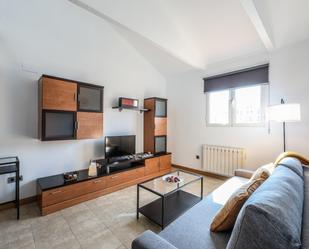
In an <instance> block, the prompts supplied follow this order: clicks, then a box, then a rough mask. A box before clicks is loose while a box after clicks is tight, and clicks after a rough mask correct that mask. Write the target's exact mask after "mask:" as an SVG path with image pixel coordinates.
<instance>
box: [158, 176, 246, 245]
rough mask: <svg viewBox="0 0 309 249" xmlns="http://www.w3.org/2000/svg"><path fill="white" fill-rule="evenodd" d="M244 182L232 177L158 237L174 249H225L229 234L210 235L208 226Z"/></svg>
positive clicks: (239, 178)
mask: <svg viewBox="0 0 309 249" xmlns="http://www.w3.org/2000/svg"><path fill="white" fill-rule="evenodd" d="M247 181H248V179H246V178H242V177H233V178H231V179H229V180H228V181H226V182H225V183H224V184H223V185H221V186H220V187H219V188H217V189H216V190H215V191H213V192H212V193H211V194H210V195H208V196H207V197H206V198H205V199H203V200H202V201H201V202H199V203H198V204H196V205H195V206H194V207H192V208H191V209H189V210H188V211H187V212H186V213H184V214H183V215H182V216H180V217H179V218H178V219H177V220H175V221H174V222H172V223H171V224H170V225H168V226H167V227H166V228H165V229H164V230H163V231H162V232H160V233H159V236H161V237H163V238H164V239H165V240H167V241H168V242H169V243H171V244H172V245H174V246H175V247H177V248H178V249H188V248H207V249H223V248H224V249H225V248H226V245H227V243H228V241H229V238H230V234H231V232H222V233H213V232H211V231H210V223H211V222H212V219H213V217H214V216H215V215H216V213H217V212H218V210H219V209H220V208H221V207H222V206H223V205H224V203H225V202H226V201H227V200H228V199H229V197H230V196H231V195H232V193H233V192H234V191H235V190H236V189H237V188H239V187H240V186H241V185H242V184H244V183H245V182H247Z"/></svg>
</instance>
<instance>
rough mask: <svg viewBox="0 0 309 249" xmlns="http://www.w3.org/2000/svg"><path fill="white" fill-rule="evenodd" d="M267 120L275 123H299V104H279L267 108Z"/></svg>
mask: <svg viewBox="0 0 309 249" xmlns="http://www.w3.org/2000/svg"><path fill="white" fill-rule="evenodd" d="M267 119H268V120H269V121H277V122H297V121H300V119H301V118H300V104H280V105H273V106H269V107H268V108H267Z"/></svg>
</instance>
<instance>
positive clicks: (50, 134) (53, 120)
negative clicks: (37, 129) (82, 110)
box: [42, 111, 76, 140]
mask: <svg viewBox="0 0 309 249" xmlns="http://www.w3.org/2000/svg"><path fill="white" fill-rule="evenodd" d="M42 117H43V120H42V121H43V124H42V127H43V128H42V140H62V139H74V138H75V127H74V126H75V119H76V114H75V112H63V111H43V115H42Z"/></svg>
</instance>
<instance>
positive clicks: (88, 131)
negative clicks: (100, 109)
mask: <svg viewBox="0 0 309 249" xmlns="http://www.w3.org/2000/svg"><path fill="white" fill-rule="evenodd" d="M102 134H103V113H92V112H77V127H76V138H77V139H88V138H99V137H101V136H102Z"/></svg>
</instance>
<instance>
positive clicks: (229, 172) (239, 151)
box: [203, 144, 245, 176]
mask: <svg viewBox="0 0 309 249" xmlns="http://www.w3.org/2000/svg"><path fill="white" fill-rule="evenodd" d="M244 162H245V150H244V149H243V148H235V147H226V146H216V145H208V144H204V145H203V170H205V171H206V172H210V173H214V174H218V175H223V176H233V175H234V170H235V169H239V168H243V166H244Z"/></svg>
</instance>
